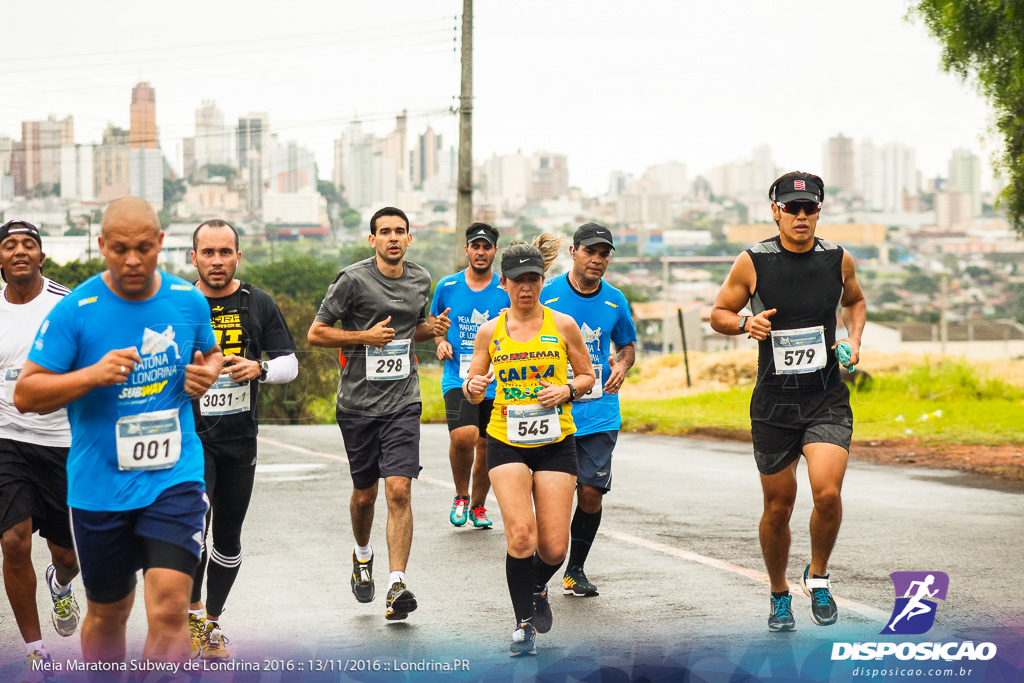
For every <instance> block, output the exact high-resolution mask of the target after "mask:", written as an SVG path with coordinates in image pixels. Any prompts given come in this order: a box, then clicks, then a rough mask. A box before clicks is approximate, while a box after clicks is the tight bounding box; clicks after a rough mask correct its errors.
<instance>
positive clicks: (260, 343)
mask: <svg viewBox="0 0 1024 683" xmlns="http://www.w3.org/2000/svg"><path fill="white" fill-rule="evenodd" d="M192 248H193V250H192V265H193V266H195V267H196V270H197V271H198V273H199V281H198V282H197V283H196V287H198V288H199V291H200V292H202V293H203V294H205V295H206V300H207V302H208V303H209V307H210V317H211V322H212V324H213V332H214V334H215V335H216V338H217V343H218V344H220V346H221V348H222V349H223V351H224V369H223V370H221V374H220V377H219V378H218V379H217V381H216V382H215V383H214V385H213V386H212V387H211V388H210V390H209V391H208V392H206V395H205V396H203V397H202V398H201V399H196V400H194V401H193V402H192V409H193V416H194V417H195V420H196V430H197V431H198V432H199V438H200V439H202V442H203V453H204V456H205V462H206V466H205V480H206V494H207V496H208V497H209V498H210V511H209V512H208V513H207V516H206V528H207V529H209V530H210V531H211V532H212V534H213V552H212V553H208V552H207V547H206V538H205V536H204V538H203V555H202V558H201V559H200V561H199V567H198V568H197V569H196V574H195V580H194V582H193V584H192V604H191V605H190V606H189V630H190V632H191V634H192V656H193V657H195V656H201V657H202V658H203V659H227V658H228V656H229V652H228V649H227V642H228V639H227V637H225V636H224V634H223V630H222V629H221V623H220V621H221V620H220V617H221V614H222V613H223V612H224V603H225V602H226V601H227V597H228V593H229V592H230V591H231V586H232V585H233V584H234V582H235V577H236V576H238V570H239V568H240V567H241V564H242V538H241V536H242V523H243V522H244V521H245V513H246V511H247V510H248V509H249V499H250V498H251V497H252V487H253V481H254V480H255V478H256V433H257V431H258V430H259V419H258V417H257V407H258V398H259V391H260V384H283V383H285V382H290V381H292V380H293V379H295V376H296V375H297V374H298V371H299V364H298V360H296V358H295V340H294V339H292V334H291V332H290V331H289V330H288V324H287V323H286V322H285V320H284V315H283V314H282V313H281V309H280V308H278V306H277V304H276V303H275V302H274V299H273V298H271V296H270V295H269V294H267V293H266V292H264V291H263V290H262V289H260V288H259V287H255V286H253V285H251V284H248V283H245V282H242V281H240V280H238V279H236V278H235V269H236V268H237V267H238V264H239V262H240V261H241V258H242V252H240V251H238V233H237V232H236V231H235V228H234V226H232V225H231V224H230V223H228V222H227V221H221V220H212V221H206V222H205V223H203V224H201V225H200V226H199V227H198V228H196V231H195V233H194V234H193V235H192ZM264 353H266V355H267V357H268V358H269V360H263V355H264ZM211 515H212V517H213V524H212V526H211V524H210V517H211ZM207 557H209V560H210V565H209V569H208V572H209V576H208V577H207V585H206V605H205V608H204V606H203V601H202V593H203V570H204V569H205V568H206V560H207Z"/></svg>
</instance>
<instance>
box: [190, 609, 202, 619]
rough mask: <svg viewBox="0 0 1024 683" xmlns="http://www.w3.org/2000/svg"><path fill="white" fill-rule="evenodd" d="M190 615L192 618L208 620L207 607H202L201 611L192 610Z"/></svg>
mask: <svg viewBox="0 0 1024 683" xmlns="http://www.w3.org/2000/svg"><path fill="white" fill-rule="evenodd" d="M188 613H189V614H191V615H192V616H195V617H199V618H200V619H205V618H206V608H205V607H200V608H199V609H190V610H189V611H188Z"/></svg>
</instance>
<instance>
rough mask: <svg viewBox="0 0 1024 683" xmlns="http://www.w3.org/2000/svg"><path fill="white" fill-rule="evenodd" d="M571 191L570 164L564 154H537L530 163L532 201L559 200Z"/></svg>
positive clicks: (530, 198)
mask: <svg viewBox="0 0 1024 683" xmlns="http://www.w3.org/2000/svg"><path fill="white" fill-rule="evenodd" d="M568 191H569V162H568V159H567V158H566V156H565V155H564V154H552V153H550V152H537V153H536V154H534V155H533V159H531V162H530V186H529V188H528V190H527V192H528V194H527V198H528V199H529V200H530V201H542V200H544V199H557V198H558V197H564V196H565V194H566V193H567V192H568Z"/></svg>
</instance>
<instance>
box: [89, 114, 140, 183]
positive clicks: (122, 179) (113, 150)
mask: <svg viewBox="0 0 1024 683" xmlns="http://www.w3.org/2000/svg"><path fill="white" fill-rule="evenodd" d="M128 138H129V132H128V131H127V130H125V129H123V128H118V127H116V126H115V125H114V124H112V123H108V124H107V128H106V130H104V131H103V137H102V138H101V144H100V145H99V146H98V147H96V149H94V150H93V157H92V163H93V180H92V184H93V191H94V192H95V193H96V196H97V197H98V198H100V200H101V201H110V200H111V199H116V198H117V197H125V196H127V195H128V194H129V193H130V192H131V189H130V188H131V176H130V174H129V169H128V151H129V145H128Z"/></svg>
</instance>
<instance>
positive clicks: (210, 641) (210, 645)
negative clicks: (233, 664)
mask: <svg viewBox="0 0 1024 683" xmlns="http://www.w3.org/2000/svg"><path fill="white" fill-rule="evenodd" d="M204 635H205V639H204V642H203V654H202V657H203V659H228V658H229V657H230V656H231V654H230V653H229V652H228V648H227V644H228V642H229V641H228V637H227V636H225V635H224V632H223V631H221V630H220V624H218V623H217V622H216V621H208V622H206V633H205V634H204Z"/></svg>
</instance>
